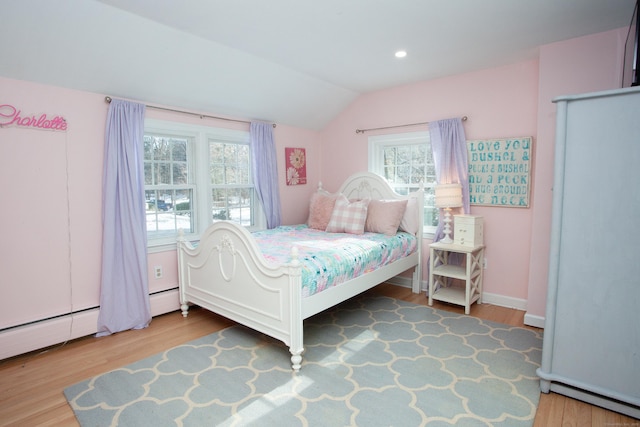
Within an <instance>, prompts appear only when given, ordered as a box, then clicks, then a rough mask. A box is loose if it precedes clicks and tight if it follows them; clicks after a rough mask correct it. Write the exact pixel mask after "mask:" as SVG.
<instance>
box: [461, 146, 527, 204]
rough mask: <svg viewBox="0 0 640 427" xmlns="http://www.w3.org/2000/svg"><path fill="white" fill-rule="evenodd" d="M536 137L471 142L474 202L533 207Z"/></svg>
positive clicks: (470, 169) (470, 189)
mask: <svg viewBox="0 0 640 427" xmlns="http://www.w3.org/2000/svg"><path fill="white" fill-rule="evenodd" d="M532 144H533V139H532V138H531V137H523V138H503V139H483V140H477V141H467V151H468V154H469V199H470V202H471V204H472V205H479V206H503V207H520V208H527V207H529V189H530V188H531V187H530V185H529V182H530V181H531V153H532V151H531V150H532Z"/></svg>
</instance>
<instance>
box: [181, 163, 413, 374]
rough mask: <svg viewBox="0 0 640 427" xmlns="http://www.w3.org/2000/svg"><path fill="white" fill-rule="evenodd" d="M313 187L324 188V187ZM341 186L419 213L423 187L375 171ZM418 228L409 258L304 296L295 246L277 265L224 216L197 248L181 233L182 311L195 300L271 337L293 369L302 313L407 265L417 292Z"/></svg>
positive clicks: (348, 193) (343, 190) (360, 196)
mask: <svg viewBox="0 0 640 427" xmlns="http://www.w3.org/2000/svg"><path fill="white" fill-rule="evenodd" d="M318 191H323V190H322V188H321V186H320V188H319V190H318ZM339 192H340V193H342V194H344V195H345V196H346V197H347V198H348V199H363V198H371V199H378V200H390V199H400V200H401V199H409V202H408V203H407V209H412V211H407V212H406V213H405V217H406V215H416V217H414V218H416V220H417V218H422V209H423V191H422V189H421V190H419V191H416V192H414V193H411V194H409V195H408V196H401V195H398V194H397V193H395V192H394V191H393V190H392V189H391V187H390V186H389V185H388V183H387V181H386V180H385V179H383V178H382V177H380V176H378V175H375V174H371V173H368V172H364V173H358V174H355V175H353V176H351V177H350V178H348V179H347V180H346V181H345V182H344V183H343V185H342V186H341V188H340V190H339ZM421 223H422V222H421V221H420V222H419V224H421ZM415 234H416V237H417V238H418V241H417V249H416V251H415V252H413V253H412V254H411V255H409V256H408V257H405V258H402V259H400V260H397V261H395V262H393V263H391V264H388V265H385V266H383V267H380V268H378V269H376V270H374V271H371V272H369V273H365V274H363V275H361V276H359V277H356V278H354V279H351V280H349V281H347V282H343V283H341V284H340V285H337V286H334V287H331V288H328V289H326V290H324V291H322V292H320V293H317V294H314V295H311V296H308V297H305V298H303V297H302V296H301V267H300V262H299V261H298V259H297V248H296V247H295V246H294V247H292V248H291V260H290V262H288V263H286V264H285V265H280V266H274V265H273V264H272V263H269V262H268V261H266V259H265V258H264V257H263V256H262V254H261V253H260V250H259V248H258V246H257V244H256V242H255V240H254V238H253V237H252V235H251V233H250V232H248V231H247V230H246V229H245V228H244V227H242V226H240V225H237V224H235V223H232V222H229V221H219V222H215V223H214V224H212V225H211V226H210V227H209V228H208V229H207V230H206V231H205V232H204V233H203V235H202V236H201V239H200V242H199V244H198V245H197V247H195V248H194V246H193V245H192V244H191V243H189V242H188V241H186V240H185V239H184V237H183V236H180V237H179V238H178V251H177V252H178V274H179V286H180V304H181V309H182V314H183V316H185V317H186V316H187V314H188V309H189V304H196V305H199V306H201V307H204V308H206V309H208V310H211V311H213V312H214V313H218V314H220V315H222V316H225V317H227V318H229V319H231V320H234V321H236V322H238V323H240V324H242V325H245V326H247V327H250V328H252V329H255V330H257V331H260V332H262V333H264V334H266V335H269V336H271V337H273V338H276V339H278V340H280V341H282V342H284V343H285V344H286V345H287V346H289V350H290V352H291V363H292V367H293V369H294V370H296V371H297V370H299V369H300V366H301V362H302V353H303V351H304V347H303V320H304V319H306V318H308V317H310V316H312V315H314V314H317V313H319V312H321V311H323V310H325V309H327V308H329V307H332V306H334V305H336V304H338V303H340V302H342V301H345V300H347V299H349V298H351V297H353V296H355V295H358V294H360V293H361V292H363V291H365V290H367V289H370V288H372V287H374V286H376V285H378V284H380V283H382V282H384V281H386V280H388V279H390V278H392V277H394V276H397V275H399V274H401V273H403V272H405V271H407V270H412V272H413V274H412V290H413V292H415V293H418V292H420V281H421V277H422V271H421V267H420V266H421V263H420V261H421V256H422V255H421V246H422V227H421V226H419V227H417V232H416V233H415Z"/></svg>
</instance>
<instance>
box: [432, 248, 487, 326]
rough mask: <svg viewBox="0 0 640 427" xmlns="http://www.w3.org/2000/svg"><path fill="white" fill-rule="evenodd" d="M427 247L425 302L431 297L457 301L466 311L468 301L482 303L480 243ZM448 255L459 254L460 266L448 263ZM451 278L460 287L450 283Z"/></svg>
mask: <svg viewBox="0 0 640 427" xmlns="http://www.w3.org/2000/svg"><path fill="white" fill-rule="evenodd" d="M429 249H430V256H429V305H433V300H436V301H443V302H448V303H451V304H458V305H462V306H464V312H465V314H469V312H470V306H471V304H473V303H474V302H477V303H478V304H481V303H482V279H483V272H482V264H483V259H484V245H478V246H475V247H468V246H462V245H456V244H446V243H433V244H431V245H429ZM452 254H461V255H462V256H463V257H464V258H465V262H464V265H462V266H460V265H454V264H450V263H449V260H450V257H451V255H452ZM451 279H458V280H461V281H463V282H464V286H456V285H453V284H452V283H451Z"/></svg>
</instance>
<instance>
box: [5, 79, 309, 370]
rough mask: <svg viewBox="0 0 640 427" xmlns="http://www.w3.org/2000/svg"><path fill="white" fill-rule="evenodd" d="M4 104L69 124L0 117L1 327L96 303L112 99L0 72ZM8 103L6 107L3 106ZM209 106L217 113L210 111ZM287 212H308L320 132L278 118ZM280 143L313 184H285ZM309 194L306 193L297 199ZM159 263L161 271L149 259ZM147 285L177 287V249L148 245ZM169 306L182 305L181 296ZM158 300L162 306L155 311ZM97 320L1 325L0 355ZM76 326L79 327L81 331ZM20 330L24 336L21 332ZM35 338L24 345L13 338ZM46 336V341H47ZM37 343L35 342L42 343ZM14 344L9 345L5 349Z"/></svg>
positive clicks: (301, 217)
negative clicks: (292, 151)
mask: <svg viewBox="0 0 640 427" xmlns="http://www.w3.org/2000/svg"><path fill="white" fill-rule="evenodd" d="M0 94H1V95H0V105H3V104H10V105H13V106H15V107H16V108H18V109H20V110H21V111H22V115H23V116H24V115H27V114H28V115H36V116H38V117H39V116H40V115H41V114H43V113H44V114H47V116H48V117H52V116H62V117H64V118H65V119H66V121H67V123H68V129H67V131H66V132H54V131H47V130H40V129H38V130H36V129H26V128H20V127H16V126H7V127H0V148H1V149H2V154H3V155H2V156H1V157H0V162H1V163H0V178H1V180H2V182H3V184H4V189H3V193H2V196H3V197H2V201H3V208H2V209H0V221H2V224H3V228H2V229H3V239H2V240H1V241H0V260H1V261H0V267H1V269H2V273H3V275H2V280H1V282H0V291H1V298H0V329H2V328H9V327H12V326H15V325H21V324H25V323H28V322H32V321H36V320H41V319H46V318H49V317H52V316H58V315H64V314H67V313H69V312H71V311H72V310H73V311H78V310H83V309H87V308H91V307H96V306H98V304H99V293H100V269H101V245H102V243H101V241H102V231H101V230H102V217H101V204H102V197H101V193H102V162H103V151H104V127H105V121H106V114H107V109H108V104H106V103H105V101H104V95H103V94H94V93H87V92H81V91H73V90H68V89H64V88H59V87H52V86H46V85H41V84H35V83H30V82H25V81H18V80H11V79H6V78H3V77H0ZM3 111H4V110H3ZM212 114H215V112H214V113H212ZM147 117H149V118H156V119H165V120H170V121H179V122H192V123H197V124H207V125H210V126H218V127H226V128H235V129H245V130H248V126H247V125H246V124H234V123H231V122H224V121H212V120H207V122H206V123H203V121H202V120H201V119H199V118H193V117H190V116H187V115H183V114H176V113H167V112H161V111H158V110H152V109H148V110H147ZM275 139H276V145H277V151H278V163H279V164H278V168H279V172H280V179H279V181H280V183H281V186H280V192H281V198H282V204H283V221H284V223H286V224H291V223H301V222H304V221H306V216H307V209H308V207H307V203H306V201H307V200H309V197H310V195H311V193H312V192H313V191H314V190H315V189H316V185H317V182H318V180H319V175H320V173H319V168H320V162H319V161H318V157H319V148H318V147H319V145H320V135H319V134H318V132H315V131H309V130H305V129H298V128H293V127H290V126H284V125H278V126H277V127H276V129H275ZM284 147H303V148H306V150H307V157H308V159H309V163H308V165H307V179H308V182H309V183H308V184H306V185H300V186H286V185H285V173H284ZM301 200H304V201H305V203H301V202H300V201H301ZM156 265H160V266H162V267H163V277H162V278H161V279H155V278H154V277H153V274H152V272H153V268H154V266H156ZM149 278H150V279H149V288H150V292H151V293H154V292H158V291H162V290H166V289H171V288H175V287H177V283H178V279H177V265H176V255H175V251H168V252H163V253H153V254H150V255H149ZM172 298H173V299H175V301H174V302H170V303H169V304H168V305H167V304H166V303H165V300H166V298H164V299H163V302H162V304H164V305H163V306H162V307H161V308H157V307H156V308H155V309H154V306H153V301H152V312H154V314H159V312H162V310H165V311H166V307H172V306H173V307H175V308H177V307H178V301H177V297H175V295H174V296H173V297H172ZM158 310H160V311H158ZM85 317H86V318H87V321H88V322H93V323H92V324H91V325H88V326H87V325H78V322H79V319H80V317H78V318H77V319H76V322H75V323H73V322H72V324H73V329H74V330H78V332H77V333H75V332H74V335H73V336H69V331H70V329H71V328H70V326H69V325H68V324H63V322H57V321H56V322H52V323H56V324H57V325H58V326H56V328H57V329H56V331H51V330H46V329H44V328H41V327H38V331H33V332H29V331H27V330H24V331H22V333H17V332H16V330H11V331H10V332H9V333H6V334H3V333H0V359H1V358H3V357H9V356H12V355H14V354H18V353H13V354H12V353H6V352H7V351H13V349H17V350H15V351H21V352H24V351H29V350H33V349H35V348H39V347H44V346H46V345H51V344H54V343H56V342H60V341H64V340H65V339H67V338H74V337H77V336H81V335H86V334H90V333H93V332H95V329H94V330H92V329H91V328H93V327H94V326H95V316H93V315H92V316H85ZM78 334H80V335H78ZM16 337H20V338H16ZM22 337H25V340H24V341H29V343H28V344H25V345H27V346H34V347H32V348H30V347H25V346H21V345H20V343H17V342H16V340H22ZM47 340H49V341H47ZM38 343H39V344H38ZM9 347H11V349H9Z"/></svg>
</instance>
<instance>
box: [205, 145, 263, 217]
mask: <svg viewBox="0 0 640 427" xmlns="http://www.w3.org/2000/svg"><path fill="white" fill-rule="evenodd" d="M250 160H251V157H250V147H249V144H243V143H237V142H219V141H216V140H210V141H209V170H210V174H209V175H210V185H211V206H212V209H213V220H214V221H216V220H223V219H230V220H232V221H235V222H237V223H239V224H242V225H244V226H247V227H251V226H253V225H254V220H253V218H254V214H253V209H252V206H254V205H255V199H254V197H253V195H254V189H253V185H252V184H251V173H250V172H251V161H250Z"/></svg>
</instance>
